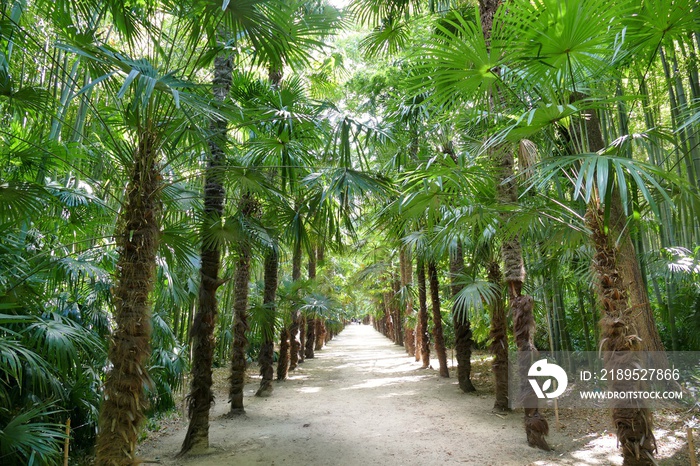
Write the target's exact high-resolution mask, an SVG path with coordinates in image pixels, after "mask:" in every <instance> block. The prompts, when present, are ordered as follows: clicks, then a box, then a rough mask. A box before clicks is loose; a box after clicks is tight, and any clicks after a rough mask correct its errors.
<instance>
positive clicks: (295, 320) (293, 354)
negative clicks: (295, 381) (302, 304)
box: [289, 244, 301, 371]
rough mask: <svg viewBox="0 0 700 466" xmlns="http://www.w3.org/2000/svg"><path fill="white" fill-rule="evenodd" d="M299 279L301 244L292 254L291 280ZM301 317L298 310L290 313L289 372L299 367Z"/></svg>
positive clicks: (295, 247)
mask: <svg viewBox="0 0 700 466" xmlns="http://www.w3.org/2000/svg"><path fill="white" fill-rule="evenodd" d="M300 279H301V244H298V245H295V246H294V253H293V254H292V280H294V281H297V280H300ZM300 321H301V315H300V313H299V311H298V310H296V309H294V310H293V311H292V323H291V324H290V325H289V343H290V344H289V370H290V371H293V370H294V369H296V368H297V366H298V365H299V352H300V351H301V341H300V340H299V326H300Z"/></svg>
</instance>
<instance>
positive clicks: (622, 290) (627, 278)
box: [572, 95, 664, 466]
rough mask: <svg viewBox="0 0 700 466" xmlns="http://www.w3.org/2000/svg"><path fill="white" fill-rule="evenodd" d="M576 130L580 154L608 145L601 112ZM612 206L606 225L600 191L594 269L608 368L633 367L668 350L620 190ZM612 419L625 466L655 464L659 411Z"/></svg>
mask: <svg viewBox="0 0 700 466" xmlns="http://www.w3.org/2000/svg"><path fill="white" fill-rule="evenodd" d="M572 97H573V98H574V99H578V100H580V99H581V98H583V96H581V95H574V96H572ZM572 134H573V135H574V137H575V139H577V140H578V144H577V145H576V146H575V150H577V151H579V152H586V151H599V150H602V149H603V148H604V147H605V142H604V140H603V135H602V132H601V126H600V120H599V118H598V115H597V114H596V112H595V111H592V110H584V111H582V115H581V118H580V121H579V126H578V127H575V128H574V130H573V131H572ZM586 143H587V144H586ZM623 182H624V181H623ZM608 209H609V224H608V225H606V224H605V212H604V210H603V208H602V206H601V205H600V199H599V198H598V197H597V195H594V196H592V200H591V201H590V202H589V204H588V206H587V209H586V216H585V218H586V224H587V226H588V227H589V229H590V230H591V232H592V240H593V246H594V249H595V254H594V256H593V270H594V272H595V275H596V282H597V291H598V293H597V294H598V299H599V301H600V303H601V304H602V307H603V315H602V318H601V320H600V327H601V334H600V338H601V347H602V349H603V351H606V353H604V354H606V358H605V364H606V366H608V365H609V364H611V363H612V362H611V361H610V360H609V359H608V358H609V357H610V356H609V355H610V354H618V355H622V358H623V359H626V360H628V361H627V362H628V364H627V367H630V364H629V363H630V361H632V360H633V359H634V358H635V357H636V355H635V354H634V352H635V351H639V350H645V351H663V350H664V348H663V345H662V344H661V339H660V337H659V333H658V329H657V328H656V324H655V322H654V316H653V314H652V310H651V306H650V304H649V299H648V295H647V290H646V288H645V287H644V280H643V279H642V273H641V267H640V266H639V260H638V258H637V253H636V251H635V248H634V244H633V243H632V239H631V237H630V234H629V228H628V227H627V221H626V216H625V214H624V209H623V207H622V200H621V199H620V193H619V190H618V189H615V190H614V191H613V192H612V194H611V196H610V205H609V207H608ZM629 383H630V382H629V381H624V380H613V381H611V385H612V386H611V388H612V389H613V390H614V391H628V390H632V391H634V390H639V386H636V387H635V386H630V385H629ZM632 383H633V384H634V383H636V384H639V383H640V382H638V381H637V382H634V381H632ZM612 420H613V425H614V427H615V429H616V430H617V440H618V443H619V444H620V445H621V446H622V454H623V458H624V460H623V464H624V465H625V466H639V465H644V466H647V465H652V464H655V463H654V460H653V453H654V451H655V450H656V440H655V438H654V435H653V432H652V426H653V414H652V412H651V411H650V410H649V409H648V408H647V407H646V404H645V403H644V402H643V400H641V401H640V403H638V404H637V405H636V406H634V407H630V406H629V404H625V405H620V404H619V403H616V404H613V409H612Z"/></svg>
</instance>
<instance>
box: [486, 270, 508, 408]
mask: <svg viewBox="0 0 700 466" xmlns="http://www.w3.org/2000/svg"><path fill="white" fill-rule="evenodd" d="M488 279H489V281H490V282H491V283H493V284H494V286H495V289H496V293H495V294H496V296H495V297H494V300H493V302H492V303H491V330H490V335H489V336H490V339H491V353H493V356H494V357H493V375H494V377H495V379H496V401H495V402H494V404H493V407H494V409H497V410H499V411H509V410H510V407H509V406H508V327H507V322H506V307H505V304H504V302H503V295H502V292H501V289H502V288H503V276H502V274H501V267H500V265H499V264H498V262H497V261H491V262H490V263H489V267H488Z"/></svg>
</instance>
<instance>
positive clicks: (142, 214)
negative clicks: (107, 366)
mask: <svg viewBox="0 0 700 466" xmlns="http://www.w3.org/2000/svg"><path fill="white" fill-rule="evenodd" d="M156 144H157V136H156V134H154V133H151V132H143V133H142V134H140V137H139V144H138V149H137V151H136V154H135V158H134V164H133V166H132V168H131V170H132V171H131V177H130V178H131V180H130V183H129V186H128V188H127V192H126V199H125V203H124V207H123V210H122V212H121V215H120V220H119V223H118V226H117V232H116V233H115V238H116V242H117V248H118V251H119V259H118V262H117V277H116V286H115V289H114V324H115V330H114V333H113V335H112V343H111V345H110V349H109V360H110V361H111V362H112V364H113V367H112V369H111V370H110V371H109V372H108V373H107V377H106V380H105V389H104V398H103V402H102V407H101V409H100V418H99V433H98V435H97V445H96V453H97V459H96V464H100V465H133V464H136V463H137V460H136V457H135V452H136V443H137V442H138V435H139V432H140V427H141V423H142V422H143V420H144V417H145V416H144V410H145V409H146V406H147V404H148V400H147V398H146V395H145V393H144V389H143V388H144V386H146V384H148V383H149V382H150V377H149V376H148V371H147V367H146V365H147V363H148V358H149V355H150V347H149V341H150V337H151V303H150V300H149V294H150V292H151V291H152V290H153V286H154V281H155V274H156V252H157V250H158V242H159V235H160V221H161V206H160V203H159V197H160V190H161V187H162V185H161V183H162V177H161V175H160V173H159V171H158V168H157V166H156V158H157V149H156Z"/></svg>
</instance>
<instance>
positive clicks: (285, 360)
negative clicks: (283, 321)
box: [277, 327, 289, 382]
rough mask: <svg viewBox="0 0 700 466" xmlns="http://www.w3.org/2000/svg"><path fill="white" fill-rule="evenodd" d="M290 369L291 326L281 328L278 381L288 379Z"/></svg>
mask: <svg viewBox="0 0 700 466" xmlns="http://www.w3.org/2000/svg"><path fill="white" fill-rule="evenodd" d="M288 370H289V328H287V327H282V330H280V355H279V359H278V360H277V381H278V382H282V381H283V380H287V374H288Z"/></svg>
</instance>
